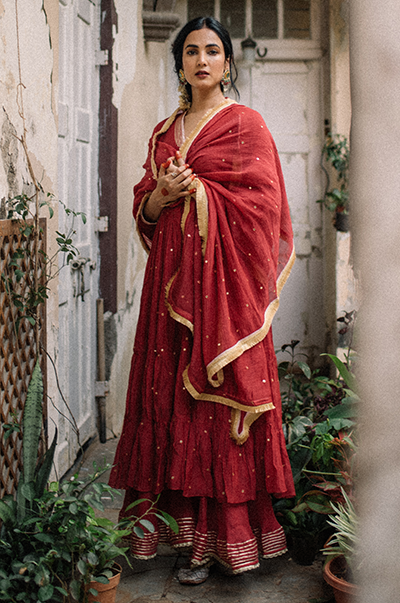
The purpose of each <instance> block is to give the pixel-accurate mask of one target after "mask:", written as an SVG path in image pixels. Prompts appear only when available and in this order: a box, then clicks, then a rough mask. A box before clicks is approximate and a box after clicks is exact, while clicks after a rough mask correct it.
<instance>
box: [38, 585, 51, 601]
mask: <svg viewBox="0 0 400 603" xmlns="http://www.w3.org/2000/svg"><path fill="white" fill-rule="evenodd" d="M53 593H54V586H52V585H51V584H47V585H46V586H41V587H40V588H39V591H38V599H39V601H49V599H51V598H52V596H53Z"/></svg>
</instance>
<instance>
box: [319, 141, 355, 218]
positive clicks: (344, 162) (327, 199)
mask: <svg viewBox="0 0 400 603" xmlns="http://www.w3.org/2000/svg"><path fill="white" fill-rule="evenodd" d="M323 159H325V160H326V161H327V162H328V163H329V164H330V165H331V166H332V167H333V169H334V170H335V172H336V186H334V187H333V188H330V177H329V173H328V171H327V170H326V168H325V166H324V165H323V163H322V161H323ZM349 159H350V149H349V144H348V139H347V138H346V137H345V136H343V135H342V134H332V133H329V134H328V135H327V138H326V142H325V144H324V146H323V148H322V154H321V168H322V169H323V171H324V172H325V175H326V178H327V184H326V188H325V194H324V197H323V199H318V201H317V203H323V204H324V205H325V207H326V208H327V209H328V210H329V211H331V212H341V213H348V209H349V191H348V185H349Z"/></svg>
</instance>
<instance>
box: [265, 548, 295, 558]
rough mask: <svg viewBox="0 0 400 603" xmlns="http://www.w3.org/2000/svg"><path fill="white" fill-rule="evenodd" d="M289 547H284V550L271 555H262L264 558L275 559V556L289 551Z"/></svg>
mask: <svg viewBox="0 0 400 603" xmlns="http://www.w3.org/2000/svg"><path fill="white" fill-rule="evenodd" d="M288 550H289V549H287V548H286V549H282V551H278V552H277V553H271V554H270V555H261V557H262V558H263V559H273V558H274V557H280V556H281V555H284V554H285V553H287V552H288Z"/></svg>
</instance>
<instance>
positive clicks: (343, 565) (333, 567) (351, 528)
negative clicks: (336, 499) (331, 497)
mask: <svg viewBox="0 0 400 603" xmlns="http://www.w3.org/2000/svg"><path fill="white" fill-rule="evenodd" d="M343 497H344V504H338V505H335V504H334V503H331V505H332V509H333V511H334V513H335V515H333V516H332V517H331V518H330V520H329V521H328V523H329V524H330V525H331V526H332V527H333V528H334V529H335V532H334V534H333V536H332V538H331V539H330V540H329V541H328V543H327V544H326V545H325V547H324V548H323V550H322V552H323V553H324V554H325V555H326V556H327V557H328V560H327V562H326V564H325V566H324V578H325V580H326V582H327V583H328V584H330V585H331V586H332V587H333V591H334V595H335V601H336V603H348V602H349V601H350V600H351V597H353V596H354V595H355V594H356V592H357V586H356V585H355V584H354V582H353V581H354V574H355V573H356V571H357V569H358V568H359V565H358V563H357V555H356V545H357V541H358V537H357V525H358V520H357V514H356V511H355V508H354V504H353V503H352V501H351V500H350V498H349V497H348V496H347V494H346V492H345V491H344V490H343Z"/></svg>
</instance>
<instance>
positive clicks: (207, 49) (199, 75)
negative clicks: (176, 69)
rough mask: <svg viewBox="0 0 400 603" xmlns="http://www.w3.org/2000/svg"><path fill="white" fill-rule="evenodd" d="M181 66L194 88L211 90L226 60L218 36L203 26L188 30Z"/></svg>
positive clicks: (214, 87)
mask: <svg viewBox="0 0 400 603" xmlns="http://www.w3.org/2000/svg"><path fill="white" fill-rule="evenodd" d="M182 64H183V65H182V66H183V71H184V73H185V77H186V79H187V81H188V82H189V84H190V85H191V86H192V93H193V92H194V90H196V89H197V90H199V91H208V90H209V91H212V90H213V89H216V88H220V82H221V79H222V76H223V74H224V71H225V69H227V68H228V61H227V60H226V59H225V51H224V46H223V44H222V41H221V39H220V37H219V36H218V35H217V34H216V33H215V31H213V30H212V29H208V28H207V27H203V29H197V30H195V31H192V32H190V34H189V35H188V37H187V38H186V40H185V43H184V45H183V55H182Z"/></svg>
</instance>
